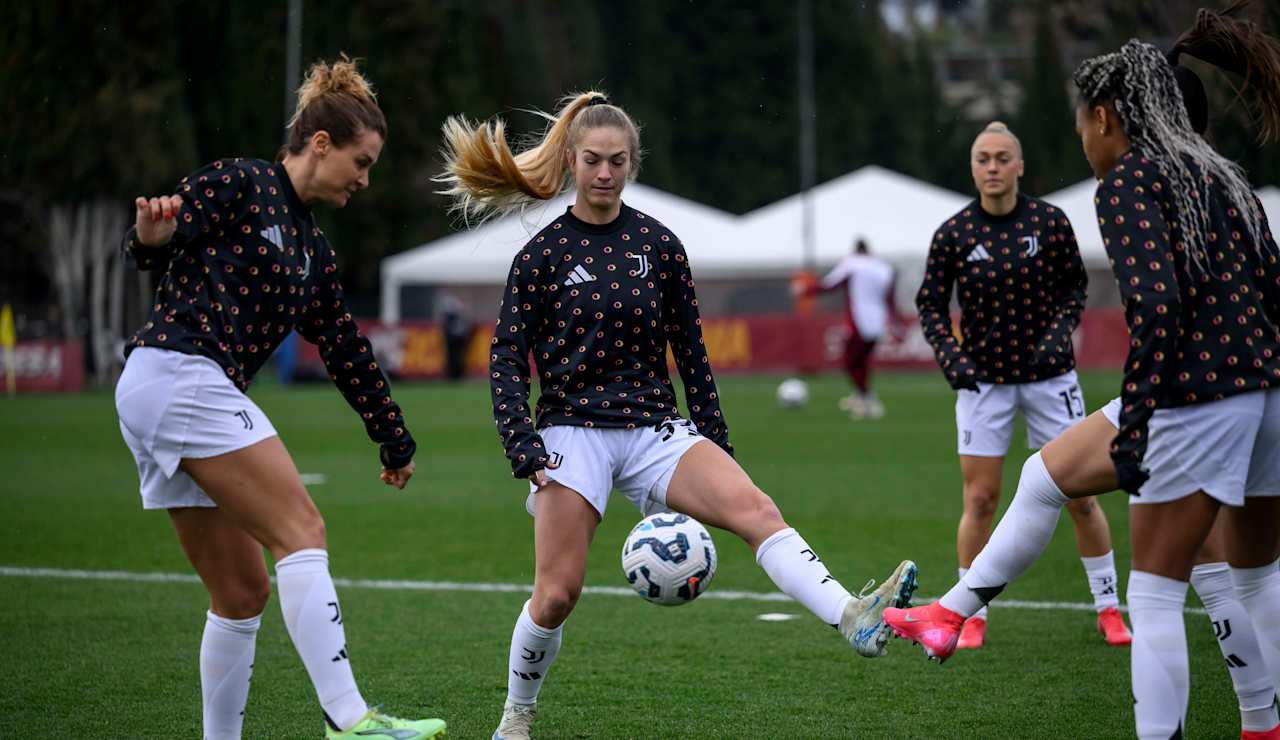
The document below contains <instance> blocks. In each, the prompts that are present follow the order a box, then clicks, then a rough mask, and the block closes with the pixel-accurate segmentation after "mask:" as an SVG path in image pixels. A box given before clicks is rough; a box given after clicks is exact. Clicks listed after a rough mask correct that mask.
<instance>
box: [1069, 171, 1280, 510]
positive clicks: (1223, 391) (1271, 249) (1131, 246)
mask: <svg viewBox="0 0 1280 740" xmlns="http://www.w3.org/2000/svg"><path fill="white" fill-rule="evenodd" d="M1204 192H1206V193H1207V194H1208V198H1209V207H1210V209H1211V214H1212V215H1211V224H1212V230H1211V231H1209V233H1208V234H1207V235H1206V239H1207V247H1208V249H1207V252H1208V256H1209V268H1208V270H1207V271H1205V270H1201V269H1199V268H1198V267H1196V266H1194V265H1190V266H1189V265H1188V259H1189V258H1188V255H1187V251H1186V249H1185V248H1184V247H1183V246H1182V242H1183V236H1182V232H1181V229H1180V227H1179V226H1178V219H1177V218H1176V217H1175V216H1176V213H1177V209H1176V206H1175V204H1174V199H1173V195H1172V192H1171V188H1170V186H1169V184H1168V182H1167V180H1166V179H1165V178H1164V177H1163V175H1161V173H1160V172H1159V170H1158V169H1157V168H1156V166H1155V165H1154V164H1152V163H1151V162H1149V161H1147V160H1146V159H1143V158H1142V157H1139V156H1138V155H1136V154H1135V153H1133V152H1130V153H1129V154H1127V155H1125V156H1124V157H1123V158H1122V159H1121V160H1120V162H1119V163H1118V164H1117V165H1116V166H1115V168H1114V169H1112V170H1111V172H1109V173H1107V175H1106V176H1104V177H1103V178H1102V179H1101V181H1100V183H1099V185H1098V191H1097V195H1096V196H1095V199H1094V200H1095V204H1096V206H1097V211H1098V224H1099V226H1100V227H1101V230H1102V239H1103V243H1104V244H1105V245H1106V248H1107V256H1108V257H1109V258H1110V260H1111V269H1112V271H1113V272H1115V276H1116V281H1117V283H1118V284H1119V287H1120V296H1121V299H1122V300H1123V302H1124V309H1125V321H1126V323H1127V324H1128V327H1129V355H1128V357H1127V358H1126V360H1125V367H1124V384H1123V386H1122V387H1121V391H1120V400H1121V410H1120V429H1119V431H1118V433H1117V435H1116V438H1115V441H1114V442H1113V443H1112V446H1111V456H1112V459H1113V460H1115V463H1116V472H1117V475H1118V476H1119V479H1120V483H1121V486H1122V487H1123V488H1124V489H1125V490H1127V491H1129V492H1130V493H1136V492H1137V489H1138V488H1139V487H1140V486H1141V483H1142V482H1143V481H1144V480H1145V478H1146V474H1145V473H1143V472H1142V471H1141V462H1142V457H1143V455H1144V454H1145V452H1146V448H1147V422H1148V421H1149V420H1150V419H1151V415H1152V414H1153V413H1154V412H1155V410H1156V409H1160V408H1170V407H1176V406H1187V405H1190V404H1196V403H1205V402H1208V401H1214V400H1219V399H1222V398H1226V397H1228V396H1233V395H1236V394H1239V393H1247V392H1249V391H1254V390H1259V389H1262V388H1272V387H1276V386H1277V385H1280V263H1278V260H1280V256H1278V254H1280V253H1278V252H1277V250H1276V246H1275V242H1274V241H1273V240H1272V238H1271V233H1270V227H1269V226H1268V227H1266V229H1265V232H1264V233H1265V237H1264V241H1265V245H1264V247H1263V248H1262V249H1258V248H1257V246H1256V245H1255V244H1253V243H1252V240H1251V238H1250V237H1249V229H1248V228H1247V226H1246V223H1245V220H1244V217H1243V214H1242V212H1241V211H1240V210H1239V209H1238V208H1236V207H1235V206H1233V205H1232V204H1230V203H1227V202H1226V201H1225V200H1224V199H1223V197H1222V195H1221V191H1220V189H1219V188H1218V187H1216V186H1215V185H1214V184H1213V182H1212V180H1211V179H1209V180H1207V181H1206V185H1205V190H1204ZM1259 210H1261V206H1259ZM1264 225H1265V224H1264Z"/></svg>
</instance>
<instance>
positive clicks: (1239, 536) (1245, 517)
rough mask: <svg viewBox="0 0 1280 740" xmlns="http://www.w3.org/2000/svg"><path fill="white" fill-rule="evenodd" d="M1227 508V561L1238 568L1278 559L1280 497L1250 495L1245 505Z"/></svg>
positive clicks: (1264, 563)
mask: <svg viewBox="0 0 1280 740" xmlns="http://www.w3.org/2000/svg"><path fill="white" fill-rule="evenodd" d="M1225 509H1226V533H1225V536H1224V537H1223V542H1224V544H1225V550H1226V554H1227V562H1229V563H1231V564H1232V565H1234V566H1235V567H1237V568H1261V567H1262V566H1264V565H1270V564H1271V563H1274V562H1275V561H1276V557H1277V555H1280V497H1276V496H1267V497H1260V496H1254V497H1249V498H1246V499H1245V500H1244V506H1231V507H1225Z"/></svg>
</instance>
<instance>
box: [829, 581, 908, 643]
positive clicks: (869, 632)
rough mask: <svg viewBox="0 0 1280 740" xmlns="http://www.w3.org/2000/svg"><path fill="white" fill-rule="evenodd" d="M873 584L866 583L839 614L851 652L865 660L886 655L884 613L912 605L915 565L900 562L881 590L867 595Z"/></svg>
mask: <svg viewBox="0 0 1280 740" xmlns="http://www.w3.org/2000/svg"><path fill="white" fill-rule="evenodd" d="M874 585H875V581H874V580H871V581H867V585H866V586H864V587H863V589H862V592H861V593H859V594H858V595H857V596H855V597H853V598H852V599H850V600H849V603H848V604H846V605H845V607H844V614H842V615H840V626H839V628H838V629H839V630H840V634H841V635H843V636H844V639H846V640H848V641H849V644H850V645H852V646H853V649H854V650H856V651H858V654H859V655H861V656H863V657H865V658H878V657H880V656H881V655H884V654H885V644H886V643H887V642H888V641H889V635H890V630H889V626H888V625H886V624H885V623H884V610H885V609H888V608H889V607H891V606H893V607H897V608H899V609H902V608H905V607H907V606H909V605H910V604H911V594H912V593H914V592H915V590H916V564H915V563H913V562H911V561H910V560H903V561H902V562H901V563H899V564H898V567H897V569H895V570H894V571H893V575H891V576H889V578H887V579H886V580H885V582H884V583H882V584H880V587H879V588H877V589H875V590H874V591H872V592H871V593H869V594H868V593H867V590H868V589H870V588H871V587H872V586H874Z"/></svg>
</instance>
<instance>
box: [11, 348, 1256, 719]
mask: <svg viewBox="0 0 1280 740" xmlns="http://www.w3.org/2000/svg"><path fill="white" fill-rule="evenodd" d="M778 380H779V379H778V378H777V377H768V376H759V377H725V378H722V379H721V395H722V397H723V399H724V401H723V402H724V409H725V413H726V416H727V418H728V421H729V425H730V434H731V436H732V439H733V440H734V444H735V446H736V447H737V451H738V459H739V460H740V461H741V462H742V464H743V465H744V466H745V468H746V469H747V471H748V472H749V473H750V474H751V475H752V477H753V478H754V479H755V481H756V482H757V483H758V484H759V485H760V486H761V487H762V488H763V489H764V490H765V491H767V492H768V493H769V494H770V495H772V496H773V497H774V499H775V500H776V501H777V502H778V505H779V506H780V507H781V509H782V511H783V514H784V515H785V516H786V518H787V520H788V521H789V523H790V524H791V525H793V526H795V527H796V528H797V529H798V530H799V531H800V532H801V533H802V534H803V535H804V536H805V538H806V539H807V540H808V541H809V542H810V544H812V545H813V546H814V548H815V549H816V550H817V551H818V552H819V554H821V556H822V557H823V560H824V561H825V562H826V563H827V564H828V565H829V566H830V568H831V572H832V574H833V575H835V576H836V577H837V578H839V579H840V580H841V581H842V582H843V583H844V585H845V586H846V587H847V588H850V589H851V590H857V589H858V588H860V587H861V586H862V584H863V583H864V582H865V581H866V580H867V579H868V578H872V577H874V578H881V577H883V576H884V575H885V574H887V573H888V572H889V571H890V570H891V569H892V568H893V567H894V565H896V564H897V562H898V561H899V560H900V559H902V558H906V557H909V558H913V559H914V560H916V562H917V563H919V565H920V569H921V582H922V584H921V588H920V591H919V593H920V594H921V595H924V596H929V597H931V596H936V595H938V594H939V593H941V592H942V591H943V590H944V589H945V588H947V587H948V586H950V585H951V583H952V582H953V581H954V579H955V567H956V562H955V526H956V522H957V520H958V517H959V512H960V480H959V468H958V464H957V460H956V453H955V426H954V424H955V422H954V414H953V398H954V396H953V394H952V392H951V391H950V390H949V389H948V388H947V387H946V385H945V384H944V383H943V382H942V380H941V378H940V377H939V376H938V375H937V374H933V373H929V374H899V375H882V376H881V377H880V378H879V380H878V382H879V386H880V394H881V397H882V398H883V399H884V402H885V405H886V406H887V408H888V416H887V417H886V418H885V419H883V420H879V421H861V422H852V421H850V420H848V419H847V418H845V417H844V416H843V415H841V414H840V413H839V412H838V411H837V410H836V400H837V398H838V397H839V396H840V395H841V394H842V393H844V392H845V386H844V382H843V381H842V380H841V379H839V378H836V377H821V378H815V379H811V390H812V399H811V401H810V403H809V405H808V406H806V407H805V408H803V409H799V410H794V411H784V410H781V409H779V408H778V407H777V406H776V404H775V403H774V401H773V393H774V389H775V387H776V385H777V382H778ZM1083 381H1084V386H1085V391H1086V396H1087V400H1088V404H1089V407H1090V408H1091V409H1096V408H1098V407H1100V406H1101V404H1102V403H1103V402H1104V401H1105V400H1107V399H1108V398H1109V397H1110V396H1111V395H1112V394H1113V393H1114V391H1115V389H1116V388H1117V387H1118V381H1117V377H1116V376H1115V375H1114V374H1111V373H1101V374H1085V375H1084V377H1083ZM253 395H254V397H255V399H256V400H257V401H258V402H259V404H260V405H261V406H262V407H263V409H264V410H265V411H266V412H267V414H268V415H269V416H270V417H271V419H272V421H273V422H274V424H275V425H276V428H277V429H278V430H279V431H280V433H281V436H282V438H283V439H284V441H285V444H286V445H288V447H289V449H290V450H291V451H292V453H293V455H294V458H295V460H296V461H297V464H298V467H299V469H300V470H301V471H302V472H304V473H312V474H322V475H323V476H324V477H325V481H324V483H323V484H320V485H314V486H311V487H310V491H311V494H312V496H313V497H314V498H315V500H316V503H317V504H318V505H319V507H320V509H321V511H322V512H323V513H324V515H325V520H326V523H327V526H328V534H329V549H330V553H331V564H332V571H333V574H334V575H335V576H336V577H341V578H352V579H408V580H418V581H424V580H432V581H456V582H465V583H514V584H528V583H531V582H532V576H533V571H532V553H533V544H532V526H531V520H530V519H529V517H528V516H527V515H526V514H525V513H524V509H523V499H524V495H525V492H526V490H527V489H526V488H525V486H524V484H523V483H522V482H518V481H514V480H512V479H511V477H510V475H509V472H508V471H509V468H508V467H507V463H506V460H505V459H504V458H503V457H502V452H501V448H500V446H499V444H498V440H497V436H496V434H495V432H494V429H493V421H492V417H491V415H490V407H489V399H488V391H487V387H486V386H484V385H483V384H480V383H465V384H461V385H453V386H450V385H411V384H407V383H401V384H398V385H397V386H396V398H397V400H398V401H399V402H400V404H401V405H402V406H403V407H404V409H405V411H406V415H407V417H408V420H409V423H410V425H411V428H412V430H413V432H414V434H415V437H416V438H417V439H418V442H419V457H418V460H417V462H418V473H417V475H416V476H415V478H414V480H413V481H412V483H411V484H410V487H409V489H408V490H406V491H403V492H400V491H396V490H394V489H391V488H388V487H386V486H384V485H382V484H381V483H380V482H379V481H378V479H377V473H378V465H377V457H376V454H375V453H376V450H375V448H374V446H373V445H372V444H371V443H370V442H369V441H368V440H367V439H366V438H365V437H364V434H363V430H362V428H361V425H360V424H359V421H358V419H357V417H356V416H355V415H354V414H353V413H352V412H351V411H350V410H349V409H348V408H347V407H346V406H345V404H344V403H343V401H342V399H341V397H340V396H339V395H338V393H337V392H336V391H334V390H333V389H332V388H331V387H329V386H319V385H317V386H300V387H294V388H291V389H287V390H286V389H280V388H278V387H274V386H271V385H269V384H263V386H262V387H260V388H258V389H255V391H254V393H253ZM0 409H3V413H2V414H0V471H3V473H2V474H0V532H2V533H3V537H0V566H6V567H8V568H54V569H81V570H91V571H108V570H116V571H129V572H140V573H145V572H157V573H188V574H189V573H190V572H191V570H190V567H189V566H188V565H187V564H186V562H185V560H184V559H183V557H182V554H181V552H180V550H179V548H178V545H177V542H176V540H175V538H174V536H173V533H172V532H171V530H170V527H169V523H168V518H167V517H166V516H165V515H164V514H163V513H157V512H143V511H142V510H141V507H140V503H139V499H138V495H137V478H136V474H135V472H134V469H133V463H132V459H131V458H130V456H129V453H128V451H127V449H126V448H125V446H124V443H123V442H122V440H121V438H120V434H119V431H118V429H117V426H116V424H117V422H116V417H115V411H114V407H113V402H112V397H111V395H110V394H109V393H94V394H85V395H80V396H72V397H35V398H18V399H9V400H5V401H3V403H0ZM1024 440H1025V436H1024V435H1023V433H1022V432H1021V429H1019V431H1018V432H1017V433H1016V434H1015V437H1014V441H1015V449H1014V450H1013V452H1012V454H1011V456H1010V458H1009V459H1008V461H1007V462H1006V466H1005V472H1006V475H1005V497H1004V503H1006V504H1007V502H1008V500H1009V498H1010V497H1011V496H1012V492H1013V487H1014V484H1015V483H1016V477H1017V471H1018V469H1019V467H1020V463H1021V460H1022V459H1023V458H1024V457H1025V455H1026V454H1027V452H1026V450H1025V449H1024V448H1023V447H1022V444H1023V442H1024ZM1102 505H1103V508H1104V509H1105V511H1106V513H1107V516H1108V517H1109V519H1110V522H1111V529H1112V533H1113V536H1114V540H1115V547H1116V554H1117V562H1118V564H1119V566H1120V571H1121V585H1122V587H1123V586H1124V585H1125V584H1127V580H1128V579H1127V572H1128V559H1129V558H1128V535H1127V527H1128V515H1127V503H1126V500H1125V498H1124V497H1123V496H1122V495H1120V494H1112V495H1110V496H1106V497H1104V498H1103V501H1102ZM638 516H639V515H638V514H637V513H636V512H635V511H634V510H633V509H631V508H630V507H629V506H628V505H627V504H626V502H625V501H623V500H622V499H620V498H617V497H615V498H613V499H612V500H611V502H610V508H609V511H608V512H607V514H606V517H605V520H604V523H603V524H602V525H601V528H600V531H599V534H598V536H597V538H596V542H595V545H594V546H593V549H592V553H591V559H590V564H589V573H588V579H587V583H588V585H589V586H623V585H625V583H624V581H623V579H622V575H621V570H620V567H619V564H618V551H619V548H620V546H621V542H622V539H623V537H624V536H625V534H626V532H627V531H628V529H629V528H630V527H631V525H632V524H633V523H634V522H635V521H636V519H637V518H638ZM1064 519H1065V517H1064ZM713 536H714V537H715V538H716V543H717V546H718V549H719V553H720V568H719V572H718V574H717V576H716V579H715V583H714V584H713V586H712V591H716V590H725V591H727V590H743V591H758V592H768V591H772V590H773V587H772V584H771V583H770V582H769V581H768V579H767V578H766V577H765V575H764V574H763V572H761V571H760V570H759V568H757V567H756V565H755V562H754V560H753V558H752V556H751V553H750V551H749V550H748V548H747V547H746V546H745V545H744V544H743V543H742V542H741V541H738V540H736V539H735V538H733V537H732V536H730V535H729V534H728V533H725V532H723V531H718V530H717V531H713ZM13 572H14V571H9V573H13ZM339 590H340V593H341V595H342V599H343V613H344V615H345V617H346V628H347V637H348V644H349V648H350V652H351V656H352V662H353V666H354V668H355V671H356V675H357V678H358V680H359V681H360V684H361V687H362V691H363V693H364V695H365V696H366V698H368V699H369V700H370V701H372V702H378V703H383V704H384V705H385V707H386V709H387V710H388V711H391V712H393V713H397V714H400V715H402V716H426V715H431V716H441V717H444V718H445V719H447V720H448V721H449V723H450V729H451V735H452V736H453V737H458V738H487V737H488V736H489V733H491V732H492V730H493V727H494V726H495V724H496V721H497V718H498V715H499V713H500V711H501V706H502V702H503V698H504V696H505V691H506V688H505V687H506V676H505V673H506V660H507V649H508V642H509V638H510V634H511V627H512V624H513V623H514V620H515V618H516V615H517V613H518V612H519V609H520V605H521V603H522V602H523V601H524V599H525V598H526V596H525V595H524V594H522V593H512V592H476V591H448V590H446V591H422V590H395V589H373V588H362V587H355V586H351V587H347V588H340V589H339ZM1122 593H1123V591H1122ZM1005 597H1006V598H1008V599H1016V600H1025V601H1044V602H1087V601H1089V594H1088V590H1087V587H1086V585H1085V580H1084V575H1083V571H1082V569H1081V567H1080V562H1079V560H1078V558H1077V556H1076V552H1075V546H1074V540H1073V538H1072V533H1071V528H1070V526H1069V524H1068V523H1067V522H1065V521H1064V522H1063V523H1062V524H1061V525H1060V526H1059V529H1058V532H1057V535H1056V537H1055V540H1054V543H1053V544H1052V545H1051V546H1050V547H1049V549H1048V551H1047V553H1046V554H1045V556H1044V557H1043V558H1042V560H1041V561H1040V562H1039V563H1037V564H1036V566H1035V567H1034V568H1033V569H1032V570H1031V571H1030V573H1029V574H1028V575H1027V576H1026V577H1025V578H1023V579H1022V580H1021V581H1019V582H1017V583H1016V584H1014V585H1013V586H1012V587H1010V588H1009V589H1008V590H1007V592H1006V594H1005ZM1188 603H1189V605H1190V606H1198V603H1197V602H1196V600H1195V597H1194V596H1192V597H1190V598H1189V599H1188ZM204 609H205V599H204V593H203V590H202V589H201V587H200V586H199V585H198V584H194V583H189V582H130V581H118V580H81V579H67V578H49V577H34V576H29V575H12V574H10V575H0V635H3V637H4V660H3V663H4V665H5V666H6V670H5V673H6V681H5V682H4V683H5V687H4V689H3V691H0V737H45V736H60V735H64V734H66V733H67V730H68V728H72V729H73V730H74V732H73V734H75V735H77V736H82V737H104V738H105V737H120V738H136V737H196V736H198V735H199V732H200V690H199V674H198V650H199V644H200V634H201V630H202V628H203V622H204ZM764 612H788V613H794V614H797V615H800V618H798V619H795V620H791V621H782V622H765V621H760V620H759V619H757V617H758V616H759V615H760V614H761V613H764ZM1186 620H1187V634H1188V641H1189V645H1190V651H1191V671H1192V693H1191V707H1190V713H1189V717H1188V724H1187V732H1188V736H1195V737H1206V738H1208V737H1214V738H1224V737H1232V736H1238V733H1239V718H1238V713H1237V710H1236V702H1235V696H1234V694H1233V693H1232V691H1231V686H1230V682H1229V679H1228V676H1227V671H1226V668H1225V666H1224V664H1223V659H1222V657H1221V655H1220V653H1219V652H1218V648H1217V646H1216V644H1215V641H1214V637H1213V631H1212V628H1211V626H1210V624H1209V621H1208V618H1207V617H1205V616H1204V615H1201V614H1188V615H1187V618H1186ZM1093 621H1094V620H1093V615H1092V613H1091V612H1088V611H1072V610H1068V609H1061V608H1057V609H1026V608H1013V607H1005V608H1001V607H1000V606H999V602H997V605H996V606H995V607H993V609H992V619H991V626H990V630H989V633H988V634H989V638H988V646H987V647H986V648H985V649H984V650H982V651H978V652H970V653H962V654H960V655H958V656H957V657H956V658H954V659H953V660H951V661H950V662H948V663H947V665H945V666H942V667H939V666H937V665H936V664H934V663H931V662H928V661H926V660H925V659H924V656H923V654H922V653H921V652H920V650H919V649H918V648H915V647H913V646H911V645H910V644H909V643H906V642H903V641H893V642H891V643H890V654H889V655H888V656H887V657H886V658H883V659H880V660H866V659H863V658H859V657H858V656H856V655H855V654H854V653H853V652H852V650H851V649H849V648H848V646H847V645H845V644H844V642H843V641H842V640H841V639H840V638H839V636H838V635H836V634H835V633H834V632H833V631H832V630H831V629H830V628H829V627H826V626H824V625H822V624H820V623H819V622H818V621H817V620H816V619H814V618H812V617H811V616H810V615H809V614H808V613H807V612H804V611H803V610H802V609H801V608H800V607H799V606H798V605H796V604H794V603H790V602H785V603H777V602H761V601H752V600H724V599H720V600H713V599H703V600H700V601H699V602H697V603H694V604H692V605H689V606H685V607H681V608H677V609H664V608H661V607H655V606H651V605H649V604H647V603H645V602H644V601H642V600H641V599H639V598H637V597H631V596H617V595H608V594H591V593H588V594H586V595H585V596H584V597H583V599H582V601H581V603H580V605H579V607H578V609H577V611H576V612H575V613H574V614H573V616H572V617H571V618H570V620H569V621H568V623H567V624H566V627H565V638H564V646H563V648H562V650H561V653H560V657H559V659H558V661H557V662H556V664H555V667H554V669H553V670H552V672H551V675H550V678H549V679H548V681H547V683H546V685H545V686H544V689H543V692H542V697H541V701H540V715H539V717H538V721H537V723H536V724H535V730H536V735H537V737H539V738H546V739H549V738H587V737H590V738H676V737H679V738H721V737H723V738H730V737H733V738H737V737H759V738H844V737H851V738H852V737H858V738H872V737H877V738H878V737H886V738H888V737H893V738H905V737H930V738H959V737H973V738H993V737H1019V738H1024V737H1053V738H1061V737H1073V738H1108V737H1116V738H1122V737H1132V735H1133V716H1132V695H1131V692H1130V687H1129V657H1128V651H1127V649H1115V648H1108V647H1106V646H1105V645H1104V644H1103V643H1102V641H1101V638H1100V637H1099V636H1098V635H1097V634H1096V633H1095V631H1094V624H1093ZM321 732H322V726H321V717H320V711H319V707H318V705H317V704H316V702H315V699H314V696H313V694H312V690H311V688H310V684H309V683H308V681H307V678H306V673H305V671H304V669H303V667H302V665H301V663H300V662H299V661H298V659H297V657H296V656H295V654H294V652H293V649H292V647H291V645H290V643H289V640H288V637H287V635H286V633H285V630H284V626H283V624H282V623H281V618H280V613H279V608H278V606H277V604H276V603H275V601H274V599H273V601H272V603H271V604H270V605H269V606H268V608H267V611H266V615H265V617H264V622H263V629H262V632H261V633H260V635H259V639H258V653H257V660H256V667H255V670H254V675H253V690H252V692H251V695H250V698H249V706H248V711H247V717H246V722H245V736H246V737H252V738H294V737H300V738H301V737H320V736H321Z"/></svg>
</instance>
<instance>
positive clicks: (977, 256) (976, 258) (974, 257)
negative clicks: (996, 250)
mask: <svg viewBox="0 0 1280 740" xmlns="http://www.w3.org/2000/svg"><path fill="white" fill-rule="evenodd" d="M982 260H987V261H990V260H991V255H990V254H988V253H987V250H986V248H985V247H983V246H982V245H981V244H979V245H978V246H976V247H974V248H973V251H972V252H970V253H969V256H968V257H965V258H964V261H965V262H980V261H982Z"/></svg>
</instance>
